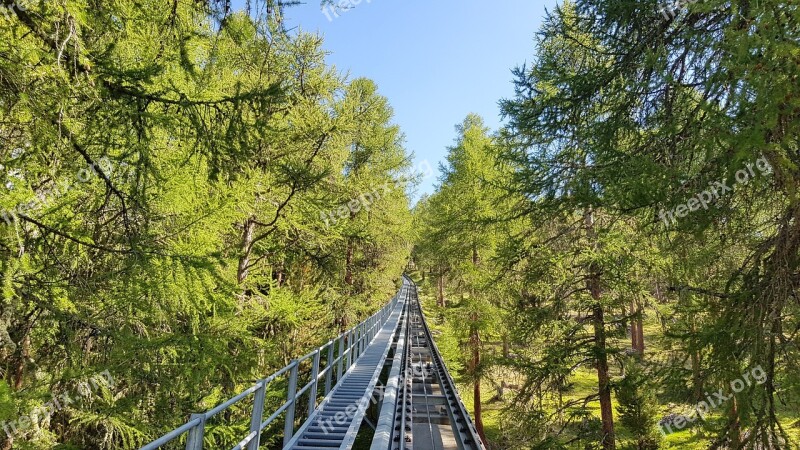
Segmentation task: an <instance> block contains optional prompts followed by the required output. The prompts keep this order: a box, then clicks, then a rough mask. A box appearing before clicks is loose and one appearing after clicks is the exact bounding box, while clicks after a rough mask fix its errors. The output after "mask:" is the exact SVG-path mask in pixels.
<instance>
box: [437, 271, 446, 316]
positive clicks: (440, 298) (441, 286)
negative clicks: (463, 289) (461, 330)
mask: <svg viewBox="0 0 800 450" xmlns="http://www.w3.org/2000/svg"><path fill="white" fill-rule="evenodd" d="M438 285H439V296H438V298H437V302H438V304H439V306H440V307H442V308H444V307H445V302H444V273H443V272H442V271H441V270H440V271H439V280H438Z"/></svg>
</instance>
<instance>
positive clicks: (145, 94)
mask: <svg viewBox="0 0 800 450" xmlns="http://www.w3.org/2000/svg"><path fill="white" fill-rule="evenodd" d="M28 3H30V7H29V8H27V10H25V11H22V10H20V11H15V12H14V13H12V14H11V15H9V16H7V17H6V16H3V17H0V22H2V26H0V54H2V55H3V58H0V121H2V122H3V128H2V130H0V136H1V137H2V144H0V186H1V187H0V208H3V209H2V212H5V211H7V210H8V211H12V210H13V211H14V214H10V215H7V216H8V217H9V221H8V222H9V223H6V221H5V220H3V221H2V222H0V270H2V273H1V274H0V275H2V280H3V284H2V297H0V380H2V381H0V389H2V390H1V391H0V406H1V407H2V411H3V413H5V412H6V411H11V416H10V417H9V419H16V418H17V417H19V415H22V414H26V413H28V412H30V411H31V410H32V409H33V408H35V407H36V406H37V405H40V404H42V403H45V402H47V401H49V399H50V398H52V396H59V395H62V394H69V393H71V392H72V391H73V390H74V389H75V386H76V383H77V382H78V381H79V380H82V379H85V378H87V377H91V376H92V375H93V374H95V373H98V372H102V371H104V370H109V371H110V373H111V374H112V376H113V377H114V379H115V380H118V381H119V384H118V385H117V386H115V388H114V390H113V391H112V392H111V393H108V395H110V397H109V396H108V395H106V393H104V394H103V396H102V398H99V397H98V398H95V399H94V401H91V402H82V403H80V404H75V405H71V406H70V407H69V408H63V409H60V410H58V411H55V412H53V413H52V414H48V415H47V417H45V418H42V420H40V421H39V422H40V423H39V424H38V426H37V427H31V428H30V429H28V430H25V431H24V432H22V433H19V434H18V435H16V436H14V439H13V442H12V441H10V440H6V441H3V439H5V437H2V438H0V445H3V444H4V445H13V446H14V448H17V447H19V448H32V449H36V448H50V447H53V446H58V445H61V446H63V447H64V448H68V447H73V448H75V447H81V448H101V449H103V448H136V447H138V446H139V445H141V444H143V443H144V442H146V441H148V440H151V439H153V438H156V437H157V436H158V435H160V434H162V433H163V432H165V431H167V430H169V429H172V428H174V427H175V426H176V425H178V424H179V423H180V421H181V418H184V417H186V414H188V413H190V412H196V411H200V410H205V409H207V408H208V407H209V406H211V404H213V403H215V402H217V401H219V400H222V399H225V398H228V397H231V396H232V395H234V394H236V393H238V392H239V391H240V390H241V389H242V388H243V387H244V386H247V385H248V384H249V383H250V382H251V381H252V380H254V379H257V378H260V377H263V376H265V375H266V374H269V373H271V372H273V371H274V370H276V369H278V368H280V367H282V366H283V365H284V364H285V363H286V362H287V361H288V360H290V359H291V358H293V357H296V356H298V355H299V354H302V353H304V352H305V351H306V350H307V349H309V348H311V347H312V346H315V345H318V344H320V343H321V342H324V341H325V340H327V339H328V338H330V337H331V336H333V335H335V334H336V333H337V332H338V331H340V330H341V329H342V328H346V327H348V326H349V324H352V323H355V322H357V321H359V320H360V319H362V318H364V317H366V316H367V315H368V314H371V313H372V312H374V311H375V310H376V309H377V308H378V307H379V306H380V305H382V304H383V303H384V302H385V301H386V300H387V299H388V298H389V297H390V296H391V295H393V294H394V292H395V290H396V286H395V284H394V282H393V280H394V279H396V278H398V277H399V275H400V273H401V272H402V270H403V268H404V267H405V264H406V260H407V258H408V255H409V253H410V241H411V236H410V227H411V213H410V207H409V200H408V197H407V194H406V189H405V188H406V184H405V183H403V182H402V181H403V180H405V179H407V178H413V176H412V175H410V174H407V172H408V160H409V157H408V155H407V153H406V151H405V149H404V147H403V137H402V134H401V133H400V130H399V129H398V127H397V126H396V125H394V124H393V123H392V110H391V108H390V107H389V104H388V101H387V100H386V99H385V98H383V97H381V96H380V95H379V93H378V90H377V87H376V86H375V84H374V83H372V82H371V81H369V80H363V79H356V80H352V81H351V80H347V79H345V78H343V77H342V76H340V75H339V74H338V73H337V72H336V71H335V70H334V69H333V68H332V67H329V66H327V65H326V64H325V62H324V55H325V51H324V49H323V47H322V40H321V38H320V37H319V36H316V35H311V34H306V33H294V34H292V35H289V34H288V33H285V32H283V28H282V24H281V23H280V20H281V11H282V7H283V6H284V5H283V4H281V2H273V1H272V0H268V1H267V2H266V3H268V5H263V4H259V5H255V3H256V2H254V3H253V4H252V5H251V6H253V7H254V10H261V9H264V8H263V7H265V6H268V8H267V9H268V10H269V11H270V13H269V14H267V15H262V16H258V17H256V16H250V15H248V14H246V13H244V12H236V13H233V12H231V11H230V10H229V9H228V8H227V7H226V3H225V2H160V1H145V2H138V1H127V0H123V1H118V2H111V3H108V2H73V1H54V2H28ZM256 6H257V7H256ZM384 187H385V189H384ZM376 189H381V192H382V194H383V195H382V196H381V198H380V199H379V200H377V201H376V202H374V204H371V205H369V206H370V207H369V208H368V209H367V208H365V209H362V210H361V211H360V212H359V213H358V214H355V215H354V216H353V217H349V218H348V220H347V221H344V222H341V223H340V224H338V225H336V226H328V225H327V224H326V223H325V221H324V220H322V218H321V217H322V213H324V212H327V211H331V210H333V209H336V208H339V207H341V206H342V205H347V204H348V202H350V201H351V200H352V199H354V198H358V197H359V195H361V194H362V193H365V192H372V191H374V190H376ZM20 205H23V206H22V207H20ZM4 217H5V216H4ZM345 269H347V270H349V272H350V274H351V276H350V277H348V278H347V279H345V277H343V276H342V274H343V273H345ZM9 388H10V389H9ZM9 403H10V404H11V405H13V406H8V404H9ZM243 414H246V413H244V412H239V413H236V414H234V416H236V417H232V418H231V419H238V418H239V417H238V415H243ZM4 415H5V414H4ZM233 431H236V430H232V429H230V428H226V426H225V425H219V426H218V427H215V428H214V432H213V433H210V434H209V439H210V441H209V445H211V446H213V447H232V446H234V445H235V444H236V443H237V442H238V441H239V440H240V439H241V435H240V434H239V435H236V434H235V433H234V432H233Z"/></svg>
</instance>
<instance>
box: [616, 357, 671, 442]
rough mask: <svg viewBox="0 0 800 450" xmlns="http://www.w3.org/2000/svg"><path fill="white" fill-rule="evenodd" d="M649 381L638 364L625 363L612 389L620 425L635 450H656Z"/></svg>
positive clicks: (655, 415) (655, 409)
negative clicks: (630, 435)
mask: <svg viewBox="0 0 800 450" xmlns="http://www.w3.org/2000/svg"><path fill="white" fill-rule="evenodd" d="M650 380H651V378H650V377H649V376H648V375H647V373H646V372H645V371H644V370H643V367H642V365H641V364H640V363H639V362H637V361H635V360H629V361H628V363H627V364H626V366H625V376H624V377H623V378H622V379H621V380H619V381H618V382H617V385H616V387H615V388H616V389H615V391H616V394H617V401H618V402H619V404H618V406H617V411H618V412H619V421H620V424H622V426H623V427H625V428H627V429H628V430H629V431H630V433H631V434H632V435H633V441H634V447H635V448H636V449H637V450H656V449H658V448H659V442H660V438H661V436H660V434H659V432H658V431H657V426H658V422H659V407H658V400H657V398H656V395H655V389H654V387H653V386H652V384H651V383H650Z"/></svg>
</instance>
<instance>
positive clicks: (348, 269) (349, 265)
mask: <svg viewBox="0 0 800 450" xmlns="http://www.w3.org/2000/svg"><path fill="white" fill-rule="evenodd" d="M344 284H346V285H348V286H351V287H352V286H353V242H352V241H351V240H350V239H349V238H348V239H347V256H346V260H345V272H344Z"/></svg>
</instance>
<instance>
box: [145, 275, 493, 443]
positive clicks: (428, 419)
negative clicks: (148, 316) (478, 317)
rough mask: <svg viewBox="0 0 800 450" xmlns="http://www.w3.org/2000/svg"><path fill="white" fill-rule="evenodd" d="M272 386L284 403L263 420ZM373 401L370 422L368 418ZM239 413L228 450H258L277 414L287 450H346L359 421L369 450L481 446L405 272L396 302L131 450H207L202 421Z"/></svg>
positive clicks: (275, 420) (205, 425) (205, 428)
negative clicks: (240, 430) (242, 418)
mask: <svg viewBox="0 0 800 450" xmlns="http://www.w3.org/2000/svg"><path fill="white" fill-rule="evenodd" d="M384 369H389V370H388V374H386V373H385V372H386V371H385V370H384ZM382 374H383V375H382ZM382 379H385V387H384V386H382V383H381V381H382ZM301 383H302V384H303V385H302V386H298V385H299V384H301ZM273 385H275V386H277V388H276V389H274V391H277V392H284V391H285V392H286V401H285V402H284V403H283V404H281V405H280V406H278V407H277V409H276V410H275V411H274V412H272V413H271V414H269V415H268V416H267V413H266V412H265V411H264V409H265V400H266V399H267V393H268V389H269V388H270V386H273ZM274 391H273V390H270V391H269V392H274ZM375 403H379V404H380V408H379V411H380V412H379V414H378V416H377V424H376V425H373V424H372V423H371V422H370V421H369V419H368V418H367V413H368V411H369V410H370V407H371V405H372V404H375ZM298 406H300V407H301V409H298ZM243 407H244V408H251V409H250V410H248V411H251V412H250V431H249V434H247V435H246V436H243V437H242V440H241V441H240V442H239V443H238V444H237V445H236V446H234V447H233V449H234V450H244V449H247V450H256V449H258V448H260V447H261V437H262V434H263V433H264V432H265V430H266V429H267V428H268V427H270V426H273V427H272V429H273V430H274V426H277V425H279V424H280V422H278V420H280V418H282V419H283V427H282V430H283V444H282V447H281V448H283V449H286V450H288V449H296V450H312V449H317V450H329V449H350V448H352V446H353V444H354V442H355V440H356V436H357V435H358V433H359V430H360V429H361V428H362V425H363V424H367V425H369V426H371V427H373V428H374V429H375V433H374V437H373V439H372V446H371V450H400V449H403V450H404V449H419V450H428V449H430V450H449V449H458V450H472V449H475V450H483V448H484V447H483V445H482V443H481V441H480V439H479V438H478V436H477V433H476V432H475V427H474V426H473V424H472V420H471V419H470V417H469V414H468V413H467V411H466V409H465V408H464V405H463V403H462V402H461V400H460V398H459V396H458V392H457V391H456V388H455V383H454V382H453V380H452V378H451V377H450V375H449V373H448V372H447V369H446V367H445V366H444V362H443V361H442V358H441V356H440V355H439V351H438V349H437V348H436V344H435V343H434V342H433V339H432V335H431V332H430V330H429V329H428V326H427V324H426V323H425V319H424V316H423V315H422V310H421V309H420V306H419V302H418V298H417V288H416V286H415V285H414V283H413V282H412V281H411V279H410V278H408V277H405V276H404V277H403V287H402V288H401V290H400V292H399V293H398V294H397V296H395V297H394V298H393V299H392V300H391V301H390V302H389V303H388V304H387V305H386V306H384V307H383V308H382V309H381V310H380V311H378V312H377V313H375V314H374V315H373V316H371V317H369V318H368V319H367V320H365V321H364V322H362V323H360V324H358V325H357V326H355V327H354V328H352V329H351V330H349V331H347V332H345V333H342V334H341V335H340V336H338V337H337V338H336V339H333V340H331V341H329V342H327V343H326V344H325V345H323V346H321V347H319V348H318V349H316V350H314V351H313V352H311V353H309V354H308V355H306V356H303V357H302V358H299V359H296V360H294V361H292V363H291V364H289V365H288V366H286V367H284V368H283V369H281V370H279V371H278V372H276V373H275V374H273V375H271V376H269V377H267V378H265V379H263V380H259V381H257V382H256V383H255V384H254V385H253V386H251V387H250V388H249V389H247V390H245V391H244V392H242V393H241V394H239V395H237V396H235V397H233V398H232V399H230V400H228V401H227V402H225V403H223V404H221V405H219V406H217V407H215V408H213V409H211V410H209V411H207V412H205V413H201V414H192V416H191V418H190V419H189V421H188V422H187V423H185V424H184V425H182V426H180V427H178V428H176V429H175V430H173V431H171V432H169V433H167V434H165V435H164V436H162V437H161V438H159V439H157V440H155V441H153V442H151V443H150V444H147V445H145V446H144V447H142V448H141V449H140V450H156V449H159V448H181V447H183V448H185V449H186V450H200V449H203V448H212V447H210V446H208V444H207V442H205V441H206V439H205V437H206V431H207V428H208V426H207V425H208V421H209V420H211V419H213V418H215V417H225V416H226V413H229V412H231V411H233V410H234V409H235V408H236V409H237V410H239V411H240V410H241V408H243ZM265 416H266V417H265ZM298 419H299V420H302V423H300V424H298V423H297V422H298V421H299V420H298ZM426 431H427V432H426ZM278 436H280V435H278Z"/></svg>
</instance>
